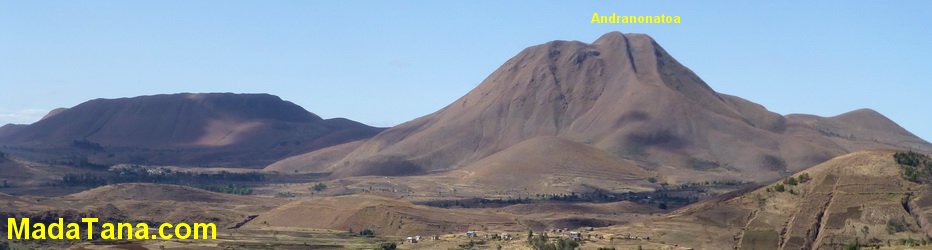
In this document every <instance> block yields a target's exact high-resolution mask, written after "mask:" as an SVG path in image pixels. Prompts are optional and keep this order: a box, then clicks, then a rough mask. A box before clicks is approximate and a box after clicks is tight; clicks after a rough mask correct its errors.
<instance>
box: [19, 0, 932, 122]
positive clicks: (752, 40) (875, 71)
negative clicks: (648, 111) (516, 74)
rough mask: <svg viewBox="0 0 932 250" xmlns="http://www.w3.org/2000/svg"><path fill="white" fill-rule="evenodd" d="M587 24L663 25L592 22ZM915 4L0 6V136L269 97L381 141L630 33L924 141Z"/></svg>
mask: <svg viewBox="0 0 932 250" xmlns="http://www.w3.org/2000/svg"><path fill="white" fill-rule="evenodd" d="M593 12H599V13H603V14H610V13H611V12H617V13H618V14H624V15H659V14H666V15H679V16H681V17H682V24H680V25H660V26H658V25H593V24H590V23H589V22H590V18H591V15H592V13H593ZM930 16H932V1H896V2H885V1H817V2H816V1H767V2H764V1H737V0H736V1H702V2H699V1H668V0H649V1H622V0H598V1H491V0H489V1H430V2H429V1H397V2H395V1H392V2H389V1H332V2H323V1H219V0H218V1H148V2H144V1H5V0H2V1H0V124H4V123H10V122H14V123H30V122H33V121H35V120H37V119H38V118H40V117H41V116H42V115H43V114H44V113H45V112H47V111H48V110H50V109H53V108H56V107H71V106H74V105H76V104H79V103H81V102H83V101H86V100H89V99H93V98H116V97H129V96H138V95H148V94H158V93H177V92H243V93H256V92H261V93H271V94H275V95H278V96H281V97H282V98H284V99H286V100H290V101H292V102H295V103H297V104H299V105H301V106H303V107H304V108H306V109H308V110H309V111H311V112H314V113H317V114H318V115H321V116H323V117H328V118H329V117H347V118H350V119H354V120H358V121H361V122H365V123H368V124H372V125H378V126H390V125H394V124H397V123H400V122H404V121H407V120H410V119H413V118H416V117H419V116H422V115H426V114H428V113H430V112H433V111H435V110H437V109H440V108H442V107H443V106H445V105H446V104H448V103H450V102H452V101H453V100H455V99H456V98H458V97H460V96H462V95H463V94H465V93H466V92H467V91H469V90H470V89H472V88H473V87H475V86H476V85H477V84H478V83H479V82H480V81H482V79H484V78H485V77H486V76H487V75H488V74H489V73H491V72H492V71H493V70H495V69H496V68H497V67H498V66H500V65H501V64H502V63H504V62H505V61H506V60H507V59H508V58H510V57H511V56H513V55H515V54H516V53H518V52H519V51H520V50H521V49H523V48H525V47H528V46H531V45H535V44H540V43H544V42H547V41H550V40H580V41H584V42H591V41H592V40H594V39H596V38H597V37H599V36H600V35H601V34H603V33H606V32H609V31H613V30H618V31H622V32H635V33H647V34H649V35H651V36H653V37H654V39H656V40H657V41H658V43H660V44H661V45H662V46H663V47H664V48H666V49H667V51H669V52H670V53H671V54H672V55H673V56H674V57H676V58H677V59H678V60H679V61H680V62H681V63H683V64H685V65H686V66H687V67H689V68H691V69H692V70H693V71H695V72H696V73H697V74H698V75H699V76H700V77H702V78H703V79H704V80H705V81H706V82H708V83H709V85H711V86H712V87H713V88H715V89H716V90H717V91H719V92H722V93H728V94H733V95H738V96H741V97H744V98H747V99H749V100H752V101H754V102H757V103H760V104H762V105H764V106H766V107H767V108H769V109H770V110H772V111H775V112H778V113H781V114H788V113H811V114H817V115H822V116H832V115H837V114H840V113H844V112H846V111H850V110H854V109H857V108H872V109H875V110H878V111H880V112H881V113H883V114H885V115H887V116H888V117H890V118H891V119H893V120H894V121H896V122H898V123H899V124H900V125H902V126H904V127H905V128H907V129H908V130H910V131H912V132H914V133H915V134H917V135H919V136H921V137H923V138H925V139H927V140H929V139H932V126H930V124H932V118H930V116H929V106H930V104H932V101H930V95H932V72H930V66H929V65H930V63H929V62H928V59H929V58H932V48H930V46H929V44H932V22H930V21H929V19H928V18H929V17H930Z"/></svg>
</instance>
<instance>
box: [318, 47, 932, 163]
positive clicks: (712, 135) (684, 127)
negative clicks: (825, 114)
mask: <svg viewBox="0 0 932 250" xmlns="http://www.w3.org/2000/svg"><path fill="white" fill-rule="evenodd" d="M833 119H835V118H833ZM838 119H842V120H843V121H842V120H839V122H835V123H833V124H834V125H837V127H838V129H839V130H840V131H845V132H850V133H852V134H854V136H853V137H846V138H834V137H832V136H829V135H824V134H821V133H819V132H817V128H813V127H811V126H810V127H806V126H795V125H798V123H796V120H794V119H793V117H791V118H790V119H789V120H788V119H787V118H784V117H783V116H780V115H778V114H775V113H772V112H770V111H767V110H766V109H765V108H764V107H762V106H760V105H758V104H754V103H752V102H750V101H747V100H744V99H741V98H738V97H734V96H728V95H722V94H718V93H716V92H715V91H714V90H712V88H711V87H709V85H707V84H706V83H705V82H703V81H702V80H701V79H700V78H699V77H698V76H697V75H696V74H695V73H693V72H692V71H691V70H689V69H687V68H686V67H684V66H683V65H681V64H679V63H678V62H677V61H676V60H675V59H673V57H672V56H670V55H669V54H668V53H667V52H666V51H665V50H664V49H663V48H661V47H660V46H659V45H658V44H657V43H656V42H655V41H654V40H653V39H652V38H650V37H649V36H647V35H642V34H622V33H619V32H612V33H608V34H605V35H603V36H602V37H600V38H599V39H597V40H596V41H595V42H593V43H591V44H586V43H583V42H577V41H554V42H549V43H546V44H542V45H538V46H533V47H530V48H527V49H525V50H523V51H521V52H520V53H519V54H518V55H516V56H515V57H513V58H511V59H510V60H508V61H507V62H506V63H505V64H504V65H502V66H501V67H500V68H499V69H498V70H496V71H495V72H493V73H492V74H491V75H489V77H488V78H486V79H485V80H484V81H483V82H482V83H481V84H479V86H478V87H476V88H475V89H474V90H472V91H470V92H469V93H467V94H466V95H465V96H463V97H461V98H460V99H458V100H456V101H455V102H453V103H451V104H450V105H448V106H446V107H444V108H443V109H441V110H439V111H437V112H435V113H433V114H430V115H427V116H424V117H421V118H418V119H415V120H413V121H410V122H406V123H404V124H401V125H398V126H396V127H393V128H391V129H388V130H386V131H383V132H382V133H380V134H379V135H377V136H375V137H374V138H372V139H370V140H368V141H366V142H364V143H363V144H362V145H360V146H359V147H358V148H357V149H355V150H354V151H353V152H352V153H350V154H348V155H347V156H346V157H345V158H344V159H343V160H341V161H339V162H336V163H334V164H333V165H334V166H336V168H335V169H336V172H337V174H338V175H411V174H420V173H426V172H431V171H435V170H449V169H458V168H462V167H466V166H469V165H470V164H472V163H475V162H477V161H479V160H481V159H483V158H485V157H488V156H490V155H493V154H495V153H497V152H500V151H502V150H505V149H507V148H509V147H511V146H513V145H515V144H518V143H520V142H522V141H525V140H527V139H530V138H534V137H538V136H556V137H560V138H563V139H567V140H571V141H575V142H579V143H582V144H586V145H589V146H592V147H595V148H598V149H601V150H604V151H606V152H609V153H610V154H612V155H614V156H615V157H618V158H625V159H631V160H635V161H639V162H641V164H642V165H644V166H646V167H658V166H675V167H677V168H678V169H681V170H682V169H686V170H694V171H714V172H728V173H731V175H733V176H732V177H730V178H740V179H751V180H773V179H776V178H779V176H781V175H784V174H785V172H787V171H797V170H800V169H803V168H805V167H808V166H811V165H813V164H815V163H818V162H821V161H824V160H827V159H829V158H831V157H833V156H836V155H840V154H843V153H847V152H851V151H853V150H858V149H865V148H890V147H897V148H907V147H914V148H917V149H918V150H923V151H932V147H930V146H929V144H928V143H926V142H924V141H922V140H921V139H918V138H916V137H915V136H912V135H911V134H909V133H901V132H902V131H901V130H902V129H901V128H899V127H898V126H896V124H893V123H892V122H890V121H889V120H887V119H886V118H884V117H883V116H880V115H869V116H854V117H851V118H849V117H847V116H841V118H837V119H835V120H838ZM829 120H832V119H829ZM889 129H892V130H889ZM814 131H816V132H814ZM813 133H815V134H816V135H815V136H813ZM901 142H907V143H901ZM668 172H669V173H668V174H672V175H677V174H689V175H690V177H691V176H693V174H694V173H693V172H690V171H685V172H684V171H668ZM706 176H718V175H717V174H715V175H706ZM675 177H676V176H675ZM680 178H683V176H680ZM710 178H713V177H710ZM714 178H719V177H714Z"/></svg>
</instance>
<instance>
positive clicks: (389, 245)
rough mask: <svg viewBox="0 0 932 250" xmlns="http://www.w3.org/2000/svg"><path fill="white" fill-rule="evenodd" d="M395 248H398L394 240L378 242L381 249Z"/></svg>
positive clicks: (390, 249) (391, 249)
mask: <svg viewBox="0 0 932 250" xmlns="http://www.w3.org/2000/svg"><path fill="white" fill-rule="evenodd" d="M396 248H398V244H395V242H385V243H382V244H379V249H382V250H394V249H396Z"/></svg>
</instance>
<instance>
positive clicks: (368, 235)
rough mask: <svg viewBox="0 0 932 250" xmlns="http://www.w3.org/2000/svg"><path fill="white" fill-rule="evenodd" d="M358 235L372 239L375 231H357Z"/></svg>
mask: <svg viewBox="0 0 932 250" xmlns="http://www.w3.org/2000/svg"><path fill="white" fill-rule="evenodd" d="M359 235H360V236H367V237H372V236H375V231H372V229H368V228H366V229H363V230H362V231H359Z"/></svg>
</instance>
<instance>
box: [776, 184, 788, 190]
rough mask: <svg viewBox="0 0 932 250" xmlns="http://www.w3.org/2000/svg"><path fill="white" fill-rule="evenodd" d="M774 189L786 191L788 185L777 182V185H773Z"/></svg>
mask: <svg viewBox="0 0 932 250" xmlns="http://www.w3.org/2000/svg"><path fill="white" fill-rule="evenodd" d="M773 190H774V191H777V192H783V191H786V187H785V186H783V184H777V186H774V187H773Z"/></svg>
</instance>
